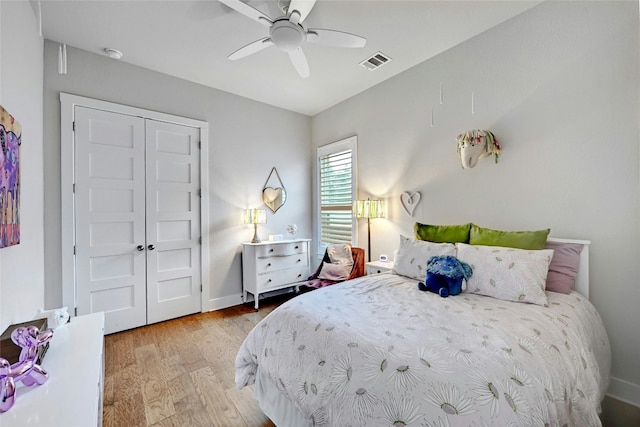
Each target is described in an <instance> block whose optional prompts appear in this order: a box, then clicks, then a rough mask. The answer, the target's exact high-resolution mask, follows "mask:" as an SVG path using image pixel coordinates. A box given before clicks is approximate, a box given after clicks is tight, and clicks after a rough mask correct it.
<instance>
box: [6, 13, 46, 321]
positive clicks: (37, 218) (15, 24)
mask: <svg viewBox="0 0 640 427" xmlns="http://www.w3.org/2000/svg"><path fill="white" fill-rule="evenodd" d="M42 44H43V42H42V37H40V35H39V34H38V21H37V19H36V15H35V14H34V11H33V9H32V8H31V5H30V3H29V2H0V58H2V60H1V62H0V105H2V106H3V107H4V108H5V109H6V110H7V111H9V113H10V114H12V115H13V116H14V118H15V119H16V120H17V121H18V122H19V123H20V124H21V125H22V146H21V149H20V185H21V189H20V223H21V224H20V225H21V235H20V244H19V245H15V246H10V247H7V248H3V249H0V331H4V329H5V328H6V327H7V326H9V325H10V324H12V323H17V322H22V321H25V320H30V319H32V318H33V317H34V316H35V315H36V313H37V310H38V309H41V308H42V307H43V303H44V255H43V246H44V238H43V221H42V218H43V202H42V198H43V185H42V162H43V159H42Z"/></svg>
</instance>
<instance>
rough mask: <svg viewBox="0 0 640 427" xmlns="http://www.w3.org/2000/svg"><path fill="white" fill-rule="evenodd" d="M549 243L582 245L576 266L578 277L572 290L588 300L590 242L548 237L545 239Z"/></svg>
mask: <svg viewBox="0 0 640 427" xmlns="http://www.w3.org/2000/svg"><path fill="white" fill-rule="evenodd" d="M547 240H548V241H550V242H557V243H575V244H578V245H584V247H583V248H582V252H581V253H580V265H579V266H578V276H577V277H576V283H575V284H574V285H573V289H574V290H575V291H576V292H578V293H580V294H581V295H583V296H585V297H587V298H589V245H590V244H591V241H590V240H575V239H557V238H554V237H549V238H548V239H547Z"/></svg>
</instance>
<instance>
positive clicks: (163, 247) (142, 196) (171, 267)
mask: <svg viewBox="0 0 640 427" xmlns="http://www.w3.org/2000/svg"><path fill="white" fill-rule="evenodd" d="M199 139H200V138H199V129H197V128H192V127H189V126H183V125H176V124H173V123H166V122H159V121H154V120H149V119H144V118H140V117H135V116H129V115H125V114H119V113H113V112H107V111H101V110H96V109H92V108H86V107H80V106H76V107H75V139H74V142H75V144H74V146H75V162H74V163H75V177H74V178H75V193H74V195H75V198H74V201H75V209H74V211H75V243H76V244H75V263H76V299H77V306H78V315H82V314H88V313H93V312H97V311H104V312H105V333H112V332H117V331H121V330H125V329H131V328H135V327H138V326H142V325H145V324H149V323H155V322H160V321H162V320H167V319H172V318H175V317H179V316H183V315H186V314H191V313H196V312H199V311H200V310H201V298H200V295H201V284H200V277H201V275H200V268H201V266H200V245H199V240H200V226H199V224H200V195H199V182H200V175H199V174H200V168H199V164H200V160H199V155H200V151H199V147H198V144H199Z"/></svg>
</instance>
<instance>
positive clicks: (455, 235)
mask: <svg viewBox="0 0 640 427" xmlns="http://www.w3.org/2000/svg"><path fill="white" fill-rule="evenodd" d="M470 229H471V223H469V224H461V225H431V224H420V223H419V222H416V223H415V225H414V226H413V231H414V232H415V235H416V239H419V240H427V241H429V242H436V243H469V230H470Z"/></svg>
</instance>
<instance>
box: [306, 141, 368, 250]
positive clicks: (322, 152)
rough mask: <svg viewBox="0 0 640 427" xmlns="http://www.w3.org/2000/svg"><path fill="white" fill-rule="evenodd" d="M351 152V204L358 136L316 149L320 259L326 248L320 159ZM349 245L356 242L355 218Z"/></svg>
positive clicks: (356, 228) (356, 171)
mask: <svg viewBox="0 0 640 427" xmlns="http://www.w3.org/2000/svg"><path fill="white" fill-rule="evenodd" d="M346 150H351V194H352V203H353V200H355V199H356V198H357V194H358V191H357V190H358V188H357V183H358V162H357V160H358V136H357V135H354V136H350V137H348V138H345V139H341V140H340V141H336V142H332V143H330V144H326V145H323V146H320V147H318V149H317V155H316V186H315V192H316V230H317V236H316V241H317V242H318V257H319V258H322V256H323V255H324V251H325V249H326V246H323V245H322V212H321V206H320V159H321V158H322V157H324V156H328V155H331V154H334V153H339V152H341V151H346ZM351 230H352V232H351V244H352V245H354V246H355V244H356V242H357V241H358V227H357V224H356V221H355V218H352V219H351Z"/></svg>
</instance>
